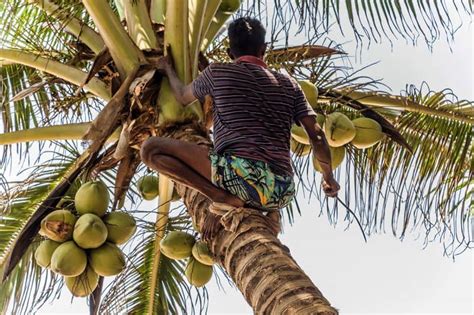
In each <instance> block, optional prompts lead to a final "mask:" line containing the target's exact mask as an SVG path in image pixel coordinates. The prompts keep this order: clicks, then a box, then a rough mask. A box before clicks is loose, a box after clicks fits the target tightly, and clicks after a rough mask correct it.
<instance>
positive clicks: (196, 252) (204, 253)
mask: <svg viewBox="0 0 474 315" xmlns="http://www.w3.org/2000/svg"><path fill="white" fill-rule="evenodd" d="M192 254H193V257H194V259H196V260H197V261H199V262H200V263H201V264H204V265H208V266H212V265H213V264H214V260H213V259H212V254H211V251H210V250H209V247H207V244H206V243H205V242H203V241H197V242H196V243H195V244H194V246H193V249H192Z"/></svg>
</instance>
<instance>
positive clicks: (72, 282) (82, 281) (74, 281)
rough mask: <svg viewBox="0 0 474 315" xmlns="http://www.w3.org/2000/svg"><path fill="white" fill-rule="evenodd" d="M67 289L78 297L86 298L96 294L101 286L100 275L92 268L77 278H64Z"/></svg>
mask: <svg viewBox="0 0 474 315" xmlns="http://www.w3.org/2000/svg"><path fill="white" fill-rule="evenodd" d="M64 282H65V283H66V287H67V288H68V289H69V291H71V293H72V295H74V296H76V297H85V296H88V295H90V294H91V293H92V292H94V290H95V288H96V287H97V285H98V284H99V275H98V274H97V273H96V272H95V271H94V270H93V269H92V268H91V267H89V266H88V267H87V268H86V270H85V271H84V272H83V273H81V274H80V275H79V276H77V277H64Z"/></svg>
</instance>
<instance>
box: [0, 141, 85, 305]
mask: <svg viewBox="0 0 474 315" xmlns="http://www.w3.org/2000/svg"><path fill="white" fill-rule="evenodd" d="M63 148H64V152H63V153H58V152H56V153H50V154H47V155H48V156H50V157H51V159H50V160H49V161H48V162H45V163H41V164H39V165H38V166H35V167H33V168H31V169H29V170H27V171H29V172H30V175H29V176H28V178H27V179H25V180H24V181H22V182H20V183H8V185H6V184H5V185H4V186H5V188H4V189H6V190H5V191H4V192H2V194H1V196H0V200H1V201H2V203H1V205H0V270H1V274H2V275H3V274H4V272H6V268H7V266H6V262H7V260H6V258H7V257H8V256H9V255H10V253H11V250H12V248H13V246H14V245H15V244H16V241H17V239H18V236H19V235H20V232H21V230H22V229H23V227H24V226H25V224H26V223H27V222H28V220H29V219H30V218H31V216H32V215H33V213H34V212H35V211H36V209H37V208H38V206H39V205H40V203H41V202H42V201H43V200H44V199H45V198H46V197H47V196H48V194H49V193H50V192H51V191H52V189H54V187H55V186H56V184H57V183H58V182H59V181H61V180H62V178H63V176H64V174H66V172H67V171H68V169H69V168H70V167H71V165H72V164H73V163H74V161H75V157H76V156H77V152H76V151H75V149H74V148H72V147H67V146H64V147H63ZM12 184H16V185H14V186H12ZM36 245H37V244H36V243H35V242H33V243H32V244H31V245H29V246H28V248H25V254H24V255H23V257H22V258H21V259H20V261H19V262H18V264H17V265H16V267H15V268H14V269H13V270H12V273H11V274H10V276H9V277H8V278H7V279H5V280H4V281H3V282H2V284H1V286H0V288H1V289H0V292H1V294H0V306H1V309H0V310H1V311H3V312H6V310H7V308H8V307H9V306H10V307H12V308H13V310H22V311H21V312H19V313H26V312H27V311H31V310H33V309H35V308H37V307H39V306H40V305H41V304H42V303H44V302H45V301H46V300H47V299H49V298H50V297H51V296H52V295H53V294H54V293H55V292H56V291H57V287H56V286H55V285H56V282H57V279H58V278H57V277H56V276H54V275H52V274H51V273H50V272H49V271H47V272H46V271H44V272H42V271H41V269H40V268H39V267H38V266H37V265H36V263H35V262H34V259H33V257H32V256H33V253H34V249H35V248H36ZM11 297H15V299H14V300H12V301H11V303H12V304H11V305H9V301H10V298H11ZM13 313H17V312H16V311H14V312H13Z"/></svg>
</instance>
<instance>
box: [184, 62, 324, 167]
mask: <svg viewBox="0 0 474 315" xmlns="http://www.w3.org/2000/svg"><path fill="white" fill-rule="evenodd" d="M192 87H193V93H194V96H195V97H196V98H197V99H199V100H200V101H201V102H203V101H204V97H205V96H206V95H210V96H211V97H212V99H213V102H214V106H213V109H212V115H213V122H214V150H215V151H216V153H218V154H222V153H224V152H225V153H229V154H232V155H234V156H239V157H243V158H248V159H253V160H260V161H264V162H267V163H268V164H269V165H270V167H271V168H272V170H273V171H274V172H275V173H276V174H280V175H292V174H293V170H292V167H291V155H290V129H291V125H292V123H293V122H298V121H299V119H301V118H302V117H305V116H308V115H315V113H314V111H313V109H312V108H311V106H310V105H309V104H308V102H307V101H306V98H305V96H304V94H303V92H302V91H301V88H300V87H299V85H298V83H297V82H296V81H295V80H294V79H292V78H290V77H289V76H287V75H284V74H282V73H278V72H276V71H272V70H269V69H266V67H263V66H261V65H257V64H254V63H250V62H238V63H229V64H223V63H214V64H211V65H210V66H209V67H207V68H206V69H205V70H204V71H203V72H202V73H201V74H200V75H199V76H198V78H197V79H196V80H195V81H194V82H193V85H192Z"/></svg>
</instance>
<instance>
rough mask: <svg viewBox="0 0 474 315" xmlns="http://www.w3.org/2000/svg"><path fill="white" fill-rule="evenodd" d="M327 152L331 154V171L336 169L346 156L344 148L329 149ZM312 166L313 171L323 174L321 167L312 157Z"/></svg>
mask: <svg viewBox="0 0 474 315" xmlns="http://www.w3.org/2000/svg"><path fill="white" fill-rule="evenodd" d="M329 151H330V152H331V167H332V169H333V170H334V169H336V168H337V167H338V166H339V165H341V163H342V161H343V160H344V156H345V155H346V148H345V147H337V148H333V147H329ZM313 166H314V169H315V170H316V171H318V172H321V173H322V172H323V169H322V168H321V165H320V164H319V162H318V160H317V159H316V158H315V157H313Z"/></svg>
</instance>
